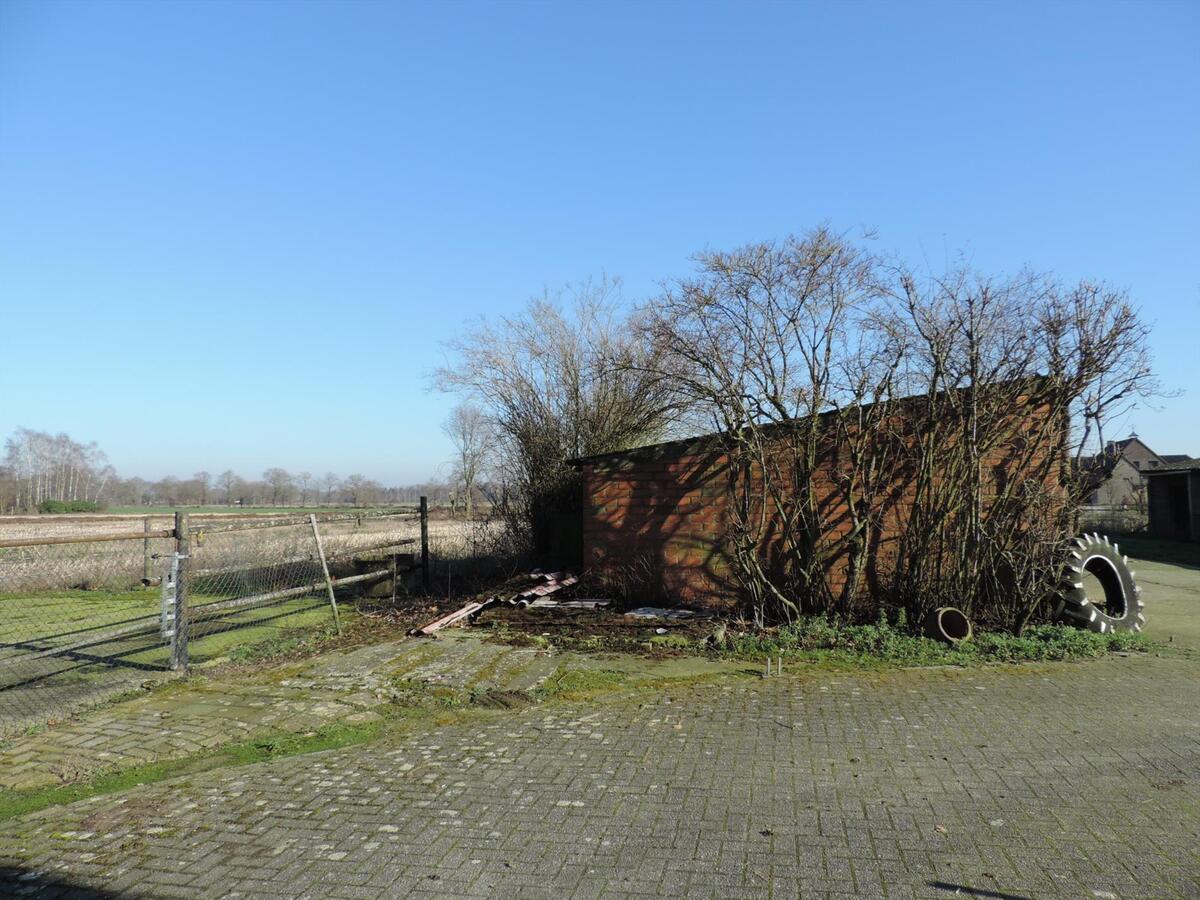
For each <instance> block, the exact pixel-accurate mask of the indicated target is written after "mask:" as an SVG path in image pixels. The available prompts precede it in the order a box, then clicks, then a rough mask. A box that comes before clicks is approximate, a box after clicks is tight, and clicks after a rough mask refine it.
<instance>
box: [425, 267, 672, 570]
mask: <svg viewBox="0 0 1200 900" xmlns="http://www.w3.org/2000/svg"><path fill="white" fill-rule="evenodd" d="M633 324H634V323H633V322H631V320H630V319H629V318H628V317H627V316H626V315H625V314H624V313H623V311H622V303H621V299H620V285H619V282H617V281H612V280H608V279H602V280H600V281H599V282H585V283H583V284H581V285H579V286H578V287H576V288H574V289H572V290H569V291H565V292H563V293H562V294H559V295H555V296H549V295H548V296H543V297H542V298H540V299H535V300H532V301H530V303H529V304H528V306H527V307H526V309H525V310H524V312H522V313H521V314H519V315H516V316H511V317H500V318H498V319H495V320H491V321H481V322H479V323H477V324H476V325H474V326H473V327H472V328H470V329H469V330H468V331H467V332H466V333H465V334H464V335H462V336H461V337H460V338H459V339H458V340H456V341H453V342H451V344H450V349H451V350H452V352H453V353H454V357H455V359H454V361H453V363H451V364H450V365H447V366H446V367H444V368H442V369H440V370H439V371H438V372H437V374H436V383H437V385H438V386H439V387H441V388H442V389H444V390H451V391H459V392H463V393H465V394H467V395H468V396H469V397H470V398H471V399H472V400H473V401H474V402H476V403H478V404H479V406H480V408H481V409H482V410H483V411H484V412H485V414H486V415H487V417H488V419H489V420H490V422H491V424H492V427H493V429H494V433H495V435H496V450H497V455H498V463H497V476H498V477H497V479H496V480H497V481H498V482H499V489H498V490H496V491H495V495H494V497H493V498H492V499H493V501H494V505H495V507H496V509H497V510H498V512H499V514H500V515H502V516H503V517H504V519H505V521H506V524H507V528H508V532H509V535H510V538H511V539H512V540H513V542H514V544H515V546H516V547H517V548H519V549H520V550H521V551H524V552H526V553H530V554H532V555H533V556H534V557H535V558H536V559H538V560H542V561H547V562H571V563H577V562H578V559H579V557H580V548H579V546H578V541H579V537H578V534H577V532H578V522H577V520H578V514H579V481H578V473H576V472H575V470H573V469H572V468H571V467H570V466H569V465H568V464H567V461H568V460H569V459H571V458H573V457H579V456H586V455H590V454H595V453H604V452H608V451H613V450H621V449H624V448H627V447H631V446H636V445H638V444H641V443H645V442H647V441H652V440H654V439H656V438H658V437H660V436H661V435H662V433H663V430H664V428H665V425H666V422H667V418H668V417H667V400H668V392H667V391H666V389H665V388H664V386H663V385H662V384H661V381H660V380H659V379H658V378H657V377H656V376H655V375H653V374H651V373H650V372H649V371H648V366H647V365H646V361H647V359H648V358H649V357H650V356H651V352H650V349H649V348H648V347H647V345H646V344H645V342H644V340H643V338H644V336H645V334H646V332H645V331H643V330H642V329H640V328H637V327H632V326H633Z"/></svg>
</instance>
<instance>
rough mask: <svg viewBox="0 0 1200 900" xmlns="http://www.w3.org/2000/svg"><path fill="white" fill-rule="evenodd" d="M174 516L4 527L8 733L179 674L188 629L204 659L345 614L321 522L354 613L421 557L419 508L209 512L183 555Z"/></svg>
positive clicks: (233, 654) (3, 681) (1, 624)
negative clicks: (245, 514)
mask: <svg viewBox="0 0 1200 900" xmlns="http://www.w3.org/2000/svg"><path fill="white" fill-rule="evenodd" d="M165 522H166V520H164V519H162V518H159V517H154V518H150V517H147V519H146V520H145V522H144V523H143V520H141V519H132V520H128V519H126V520H115V521H111V520H110V521H107V522H104V523H103V524H102V525H99V526H98V525H97V524H96V523H89V522H87V521H82V522H81V521H80V520H75V521H73V522H64V521H63V520H59V521H57V522H48V523H47V525H46V526H44V527H40V528H39V527H38V526H36V525H35V526H33V528H34V529H36V530H37V531H38V532H40V533H35V534H20V535H14V534H12V533H6V532H5V531H4V530H3V529H2V528H0V738H3V737H5V736H8V735H9V734H12V733H14V732H16V731H20V730H22V729H24V728H27V727H29V726H30V725H34V724H40V723H43V722H46V721H50V720H53V719H56V718H61V717H65V716H68V715H70V714H71V713H73V712H75V711H77V710H79V709H82V708H85V707H86V706H89V705H92V704H94V703H96V702H99V701H102V700H103V699H105V698H106V697H108V696H111V695H113V694H115V693H120V692H123V691H126V690H129V689H131V688H134V687H137V686H139V685H141V684H142V683H144V682H146V681H147V680H153V679H156V678H162V677H166V676H167V675H168V674H169V673H170V672H171V670H172V662H173V661H175V662H176V663H178V662H179V661H180V658H181V657H180V647H179V646H178V645H179V643H180V642H181V640H183V638H184V637H185V638H186V642H185V643H186V650H185V652H184V653H183V654H182V658H183V659H186V660H188V661H189V662H190V663H191V664H192V665H196V664H203V663H207V662H211V661H213V660H218V659H222V658H232V659H235V660H236V659H239V658H253V656H254V655H255V654H256V653H258V652H261V651H262V650H263V649H271V648H273V647H278V646H279V644H280V642H281V641H289V642H295V640H296V639H297V638H299V637H302V636H305V635H307V634H310V633H311V632H312V631H313V630H316V629H332V628H334V627H335V626H336V624H337V620H335V617H334V609H333V606H332V605H331V603H330V597H329V586H328V584H327V581H326V569H325V567H323V566H322V564H321V554H320V552H319V551H318V545H317V534H318V533H319V534H320V538H321V549H322V550H323V551H324V554H325V560H326V564H327V567H328V572H329V576H330V578H331V579H332V580H333V585H334V588H335V596H336V597H337V599H338V601H339V608H340V610H341V612H342V619H343V621H344V619H345V617H346V614H347V613H350V614H352V613H353V600H354V596H355V595H357V594H359V593H362V592H366V591H371V590H376V591H378V590H380V589H382V590H383V591H384V592H387V591H389V590H391V589H392V585H393V579H392V572H393V571H394V570H398V571H399V572H401V573H403V572H405V571H406V570H411V569H413V568H414V567H415V565H416V564H417V562H418V561H419V550H420V544H419V537H420V519H419V516H418V514H417V513H416V512H415V511H412V512H410V511H405V512H402V513H393V514H387V515H365V514H364V515H339V516H325V517H322V520H320V521H318V522H317V523H316V528H315V529H314V524H313V522H312V521H310V519H309V518H307V517H296V516H292V517H277V518H274V519H254V520H242V521H240V522H239V521H236V520H230V519H227V518H221V519H217V518H213V519H211V520H209V519H204V518H200V517H196V518H193V519H192V520H191V521H190V522H189V523H188V528H187V532H186V540H185V541H184V542H183V544H182V549H184V550H186V551H187V552H186V558H183V559H177V541H176V538H175V536H174V534H173V531H169V530H168V529H167V528H165V527H164V523H165ZM27 527H28V526H27ZM13 544H16V546H12V545H13ZM6 545H7V546H6ZM176 572H178V573H179V574H178V577H176V576H175V573H176ZM180 592H181V593H182V597H183V602H184V604H185V607H186V612H185V614H184V622H185V627H184V629H183V635H182V637H181V635H180V634H179V633H178V622H177V621H176V614H177V612H178V610H177V608H176V604H177V602H178V601H177V597H178V594H179V593H180ZM173 651H174V652H173Z"/></svg>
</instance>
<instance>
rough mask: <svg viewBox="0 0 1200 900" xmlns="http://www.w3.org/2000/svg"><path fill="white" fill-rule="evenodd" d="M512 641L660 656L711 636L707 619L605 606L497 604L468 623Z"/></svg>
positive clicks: (691, 649) (692, 647)
mask: <svg viewBox="0 0 1200 900" xmlns="http://www.w3.org/2000/svg"><path fill="white" fill-rule="evenodd" d="M471 627H472V629H473V630H474V631H477V632H478V633H480V634H483V635H485V636H486V637H488V638H489V639H491V640H495V641H499V642H500V643H505V644H510V645H512V646H516V647H529V646H553V647H555V648H557V649H559V650H578V651H582V652H593V653H594V652H612V653H633V654H637V655H643V656H650V657H654V658H661V657H664V656H679V655H685V654H687V655H694V654H695V653H696V651H697V649H699V648H701V647H702V646H704V645H705V642H706V641H708V639H709V638H710V637H711V635H712V633H713V629H714V627H716V623H715V622H714V621H713V620H679V619H639V618H633V617H630V616H624V615H621V614H620V613H619V612H612V611H609V610H594V611H593V610H575V609H571V610H566V609H558V610H553V609H536V608H525V609H516V608H511V607H509V608H501V609H496V610H489V611H488V612H486V613H484V615H483V616H481V617H480V619H479V620H478V621H477V622H476V623H475V624H474V625H473V626H471Z"/></svg>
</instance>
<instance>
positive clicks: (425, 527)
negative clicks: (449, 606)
mask: <svg viewBox="0 0 1200 900" xmlns="http://www.w3.org/2000/svg"><path fill="white" fill-rule="evenodd" d="M421 586H422V587H423V588H425V590H429V498H428V497H422V498H421Z"/></svg>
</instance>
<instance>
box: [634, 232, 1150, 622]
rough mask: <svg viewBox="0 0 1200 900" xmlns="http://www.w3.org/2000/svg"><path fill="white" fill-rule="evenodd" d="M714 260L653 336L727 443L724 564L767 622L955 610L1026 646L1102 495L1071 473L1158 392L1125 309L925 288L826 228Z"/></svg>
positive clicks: (1016, 285) (1092, 288)
mask: <svg viewBox="0 0 1200 900" xmlns="http://www.w3.org/2000/svg"><path fill="white" fill-rule="evenodd" d="M698 262H699V273H698V274H697V275H696V276H695V277H694V278H691V279H687V280H684V281H681V282H679V283H677V284H676V285H673V286H672V287H670V288H668V289H667V290H666V292H665V293H664V295H663V296H662V297H660V298H659V299H658V300H656V301H655V303H654V304H653V306H652V307H651V310H650V312H649V314H648V316H647V320H646V327H647V328H648V329H649V330H650V332H651V339H650V343H652V344H653V345H654V346H656V347H658V348H659V349H660V351H661V352H660V354H659V355H658V356H655V357H654V358H653V360H652V362H653V364H654V367H655V369H656V371H657V372H658V374H659V375H660V377H661V379H662V381H663V383H665V384H668V385H671V386H672V388H673V389H674V390H675V391H676V392H677V393H678V395H679V404H680V405H682V406H687V407H689V408H690V409H691V410H692V411H693V412H694V413H695V412H697V411H698V412H700V413H702V414H703V415H704V417H705V418H707V419H708V421H710V422H711V423H712V425H713V426H715V427H716V429H717V434H716V437H715V439H716V441H717V445H718V446H719V447H720V450H721V453H722V455H723V459H724V460H725V463H726V467H727V471H728V474H729V478H728V482H729V487H728V490H729V492H730V499H729V503H728V509H729V520H730V521H729V523H728V535H727V537H726V540H725V550H724V552H725V555H726V557H727V559H728V562H729V564H730V567H731V569H732V571H733V572H734V573H735V574H736V575H737V576H738V578H739V580H740V582H741V584H742V586H743V588H744V591H745V594H746V597H747V600H748V605H749V606H750V609H751V611H752V613H753V614H754V616H755V618H756V619H757V620H758V621H760V622H763V621H766V620H768V619H787V618H790V617H792V616H794V615H795V614H797V613H800V612H844V613H846V614H854V613H855V610H858V612H859V613H860V614H861V613H862V612H863V611H865V610H878V609H880V608H888V607H894V608H896V607H898V608H903V609H905V610H906V611H907V612H908V613H909V615H913V616H919V615H922V614H923V613H924V612H925V611H927V610H928V609H929V608H931V607H933V606H937V605H944V604H953V605H956V606H961V607H965V609H966V611H967V612H968V614H969V615H974V616H976V617H977V618H978V619H979V620H980V621H982V622H983V623H984V624H991V625H1002V626H1004V627H1008V628H1011V629H1012V630H1014V631H1016V632H1020V630H1021V629H1022V628H1024V627H1025V625H1026V624H1027V623H1028V622H1029V621H1030V620H1031V618H1032V617H1034V616H1035V615H1036V614H1037V612H1038V610H1039V609H1041V610H1043V611H1044V610H1046V609H1047V608H1048V601H1049V600H1050V599H1051V597H1052V594H1053V591H1054V588H1055V582H1056V581H1057V578H1058V574H1059V571H1060V567H1061V565H1062V562H1061V559H1062V555H1063V548H1064V545H1065V542H1066V541H1067V540H1068V539H1069V537H1070V536H1071V534H1072V533H1073V529H1074V527H1075V511H1076V508H1077V505H1078V501H1079V500H1080V499H1081V494H1082V490H1083V485H1084V482H1083V481H1082V479H1079V478H1076V477H1074V476H1075V469H1074V468H1073V467H1072V465H1071V464H1070V459H1069V457H1073V458H1074V459H1075V460H1078V459H1080V458H1081V457H1082V455H1083V454H1084V452H1085V449H1086V448H1087V447H1089V446H1096V444H1097V442H1098V441H1099V440H1101V439H1102V437H1103V431H1104V422H1105V421H1107V420H1109V419H1110V418H1111V416H1113V415H1114V414H1117V413H1121V412H1124V411H1125V410H1127V409H1128V407H1129V405H1130V404H1132V403H1135V402H1137V401H1139V400H1142V399H1144V398H1146V397H1148V396H1151V395H1154V394H1155V393H1157V392H1159V390H1160V388H1159V386H1158V383H1157V381H1156V380H1155V379H1154V377H1153V375H1152V372H1151V367H1150V364H1149V358H1148V351H1147V348H1146V338H1147V329H1146V327H1145V325H1144V324H1143V323H1142V322H1141V320H1140V318H1139V316H1138V314H1137V310H1136V309H1135V308H1134V307H1133V306H1132V304H1131V303H1130V302H1129V298H1128V297H1127V296H1126V295H1125V294H1123V293H1122V292H1119V291H1114V290H1111V289H1108V288H1104V287H1101V286H1097V285H1093V284H1090V283H1086V282H1085V283H1082V284H1079V285H1077V286H1073V287H1066V286H1063V285H1061V284H1060V283H1059V282H1057V281H1056V280H1055V279H1053V278H1050V277H1047V276H1040V275H1036V274H1033V273H1028V272H1024V273H1019V274H1018V275H1017V276H1015V277H1012V278H1005V279H1000V278H990V277H987V276H983V275H980V274H978V273H974V272H971V271H969V270H967V269H965V268H964V269H959V270H955V271H952V272H950V273H948V274H946V275H943V276H939V277H924V278H918V277H917V276H916V275H915V274H914V273H912V272H911V271H910V270H908V269H907V268H905V267H903V266H899V265H894V264H888V265H885V264H884V263H883V262H882V261H881V260H880V259H878V258H876V257H875V256H873V255H871V254H868V253H867V252H865V251H864V250H863V249H861V248H860V247H858V246H856V245H855V244H854V243H853V242H852V241H850V240H849V239H848V238H847V237H846V236H845V235H838V234H834V233H832V232H830V231H829V230H828V229H826V228H818V229H816V230H814V231H812V232H809V233H808V234H806V235H803V236H800V237H793V238H788V239H787V240H785V241H782V242H779V243H766V244H757V245H751V246H749V247H745V248H742V249H740V250H737V251H733V252H730V253H705V254H702V255H701V256H700V257H698ZM831 484H832V486H833V493H831V490H830V487H829V486H830V485H831ZM896 485H901V486H903V490H902V494H898V493H897V490H896V489H895V488H894V486H896ZM835 498H836V502H834V501H835ZM884 523H890V526H889V533H891V534H898V535H899V536H900V537H899V541H898V544H897V545H896V546H894V547H889V551H888V554H887V556H886V557H885V556H883V555H882V554H881V552H880V549H879V544H878V541H879V536H880V534H881V530H882V528H883V526H884ZM835 576H836V577H835Z"/></svg>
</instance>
